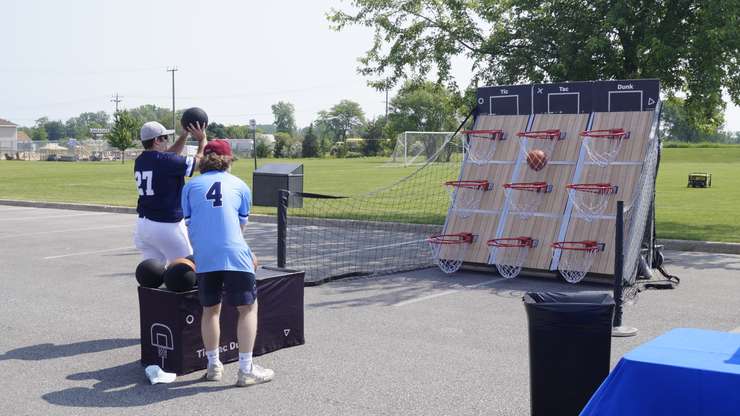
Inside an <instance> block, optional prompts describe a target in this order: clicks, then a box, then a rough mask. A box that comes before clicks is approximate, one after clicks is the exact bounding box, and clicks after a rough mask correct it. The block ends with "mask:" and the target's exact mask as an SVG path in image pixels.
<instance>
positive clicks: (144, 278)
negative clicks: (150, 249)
mask: <svg viewBox="0 0 740 416" xmlns="http://www.w3.org/2000/svg"><path fill="white" fill-rule="evenodd" d="M164 272H165V268H164V263H162V262H160V261H159V260H155V259H146V260H144V261H142V262H141V263H139V265H138V266H136V281H137V282H139V285H141V286H143V287H153V288H157V287H160V286H162V282H163V281H164Z"/></svg>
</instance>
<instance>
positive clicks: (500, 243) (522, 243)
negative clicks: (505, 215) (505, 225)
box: [486, 237, 535, 248]
mask: <svg viewBox="0 0 740 416" xmlns="http://www.w3.org/2000/svg"><path fill="white" fill-rule="evenodd" d="M486 244H488V246H489V247H514V248H517V247H520V248H525V247H530V248H531V247H534V244H535V240H533V239H532V238H530V237H504V238H494V239H491V240H488V241H487V242H486Z"/></svg>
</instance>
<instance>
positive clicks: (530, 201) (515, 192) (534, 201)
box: [504, 182, 552, 220]
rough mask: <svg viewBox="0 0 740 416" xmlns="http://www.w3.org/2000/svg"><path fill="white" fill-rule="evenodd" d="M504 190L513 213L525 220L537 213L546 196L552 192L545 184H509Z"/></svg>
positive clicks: (549, 186) (550, 187)
mask: <svg viewBox="0 0 740 416" xmlns="http://www.w3.org/2000/svg"><path fill="white" fill-rule="evenodd" d="M504 188H506V196H507V198H508V199H509V207H510V208H511V213H512V214H514V215H516V216H517V217H519V218H521V219H523V220H526V219H528V218H530V217H531V216H532V215H533V214H534V213H536V212H537V210H538V208H539V206H540V205H541V204H542V201H543V200H544V199H545V195H547V193H548V192H550V191H551V190H552V186H551V185H548V184H547V183H545V182H528V183H507V184H506V185H504Z"/></svg>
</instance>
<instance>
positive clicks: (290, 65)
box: [0, 0, 740, 131]
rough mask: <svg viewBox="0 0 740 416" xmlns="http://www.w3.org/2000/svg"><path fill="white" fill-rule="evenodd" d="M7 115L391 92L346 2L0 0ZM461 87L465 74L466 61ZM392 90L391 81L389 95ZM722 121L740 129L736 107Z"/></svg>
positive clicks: (251, 105)
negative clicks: (368, 69) (336, 26)
mask: <svg viewBox="0 0 740 416" xmlns="http://www.w3.org/2000/svg"><path fill="white" fill-rule="evenodd" d="M1 4H2V7H1V8H2V10H3V19H1V20H0V22H2V24H0V39H3V40H4V42H3V46H2V49H0V50H1V52H0V118H4V119H7V120H10V121H12V122H14V123H16V124H19V125H23V126H31V125H33V124H34V121H35V120H36V119H38V118H40V117H43V116H47V117H49V118H50V119H52V120H62V121H64V120H66V119H68V118H70V117H74V116H77V115H79V114H80V113H82V112H86V111H101V110H103V111H106V112H108V113H112V112H113V110H114V109H115V104H114V103H113V102H112V101H111V100H112V96H113V94H115V93H117V94H119V95H120V96H121V99H122V101H121V103H120V104H119V105H120V106H121V107H122V108H133V107H137V106H139V105H142V104H155V105H158V106H161V107H166V108H170V107H171V106H172V101H171V100H172V98H171V94H172V84H171V82H172V79H171V73H170V72H167V69H170V68H173V67H176V68H177V72H176V73H175V88H176V107H177V108H178V109H180V108H187V107H192V106H198V107H202V108H203V109H205V110H206V111H207V112H208V114H209V116H210V119H211V120H212V121H215V122H219V123H222V124H227V125H228V124H247V123H248V122H249V120H250V119H255V120H256V121H257V123H258V124H269V123H271V122H272V121H273V116H272V112H271V109H270V106H271V105H272V104H274V103H276V102H278V101H288V102H291V103H293V104H294V105H295V109H296V122H297V124H298V126H299V127H302V126H307V125H308V124H309V123H310V122H311V121H313V120H314V119H315V118H316V115H317V113H318V112H319V111H320V110H326V109H329V108H330V107H331V106H333V105H334V104H337V103H338V102H339V101H341V100H343V99H349V100H352V101H356V102H358V103H360V105H361V106H362V108H363V109H364V110H365V113H366V115H367V116H368V117H370V118H372V117H375V116H378V115H382V114H384V112H385V94H384V93H383V92H379V91H376V90H374V89H372V88H370V87H368V86H367V79H366V78H364V77H363V76H361V75H359V74H357V67H358V61H357V59H358V58H359V57H361V56H362V55H363V54H364V52H365V51H366V50H367V49H368V48H369V47H370V46H371V41H372V35H373V32H372V30H371V29H370V28H365V27H350V28H348V29H345V30H343V31H342V32H336V31H333V30H331V29H330V25H329V23H328V21H327V20H326V13H327V12H329V11H330V10H331V8H340V9H347V8H348V7H349V4H348V2H347V1H344V2H343V1H339V0H310V1H306V0H283V1H279V0H274V1H236V0H232V1H226V0H208V1H200V0H179V1H172V0H148V1H144V0H126V1H120V0H119V1H113V0H67V1H53V0H46V1H41V0H2V3H1ZM453 74H454V75H455V78H456V81H457V83H458V85H460V86H465V85H467V84H468V83H469V81H470V75H471V74H470V65H469V63H468V62H466V61H465V60H464V59H459V60H455V62H454V66H453ZM392 95H393V91H391V96H392ZM726 119H727V123H726V129H727V130H731V131H740V108H738V107H736V106H732V105H729V106H728V112H727V114H726Z"/></svg>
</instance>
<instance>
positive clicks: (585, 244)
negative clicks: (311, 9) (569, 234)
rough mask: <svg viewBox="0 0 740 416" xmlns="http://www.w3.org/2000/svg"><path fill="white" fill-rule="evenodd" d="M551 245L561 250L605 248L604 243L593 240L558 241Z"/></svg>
mask: <svg viewBox="0 0 740 416" xmlns="http://www.w3.org/2000/svg"><path fill="white" fill-rule="evenodd" d="M550 247H552V248H554V249H559V250H574V251H590V252H596V251H601V250H603V249H604V244H603V243H599V242H597V241H593V240H586V241H556V242H554V243H552V244H551V245H550Z"/></svg>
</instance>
